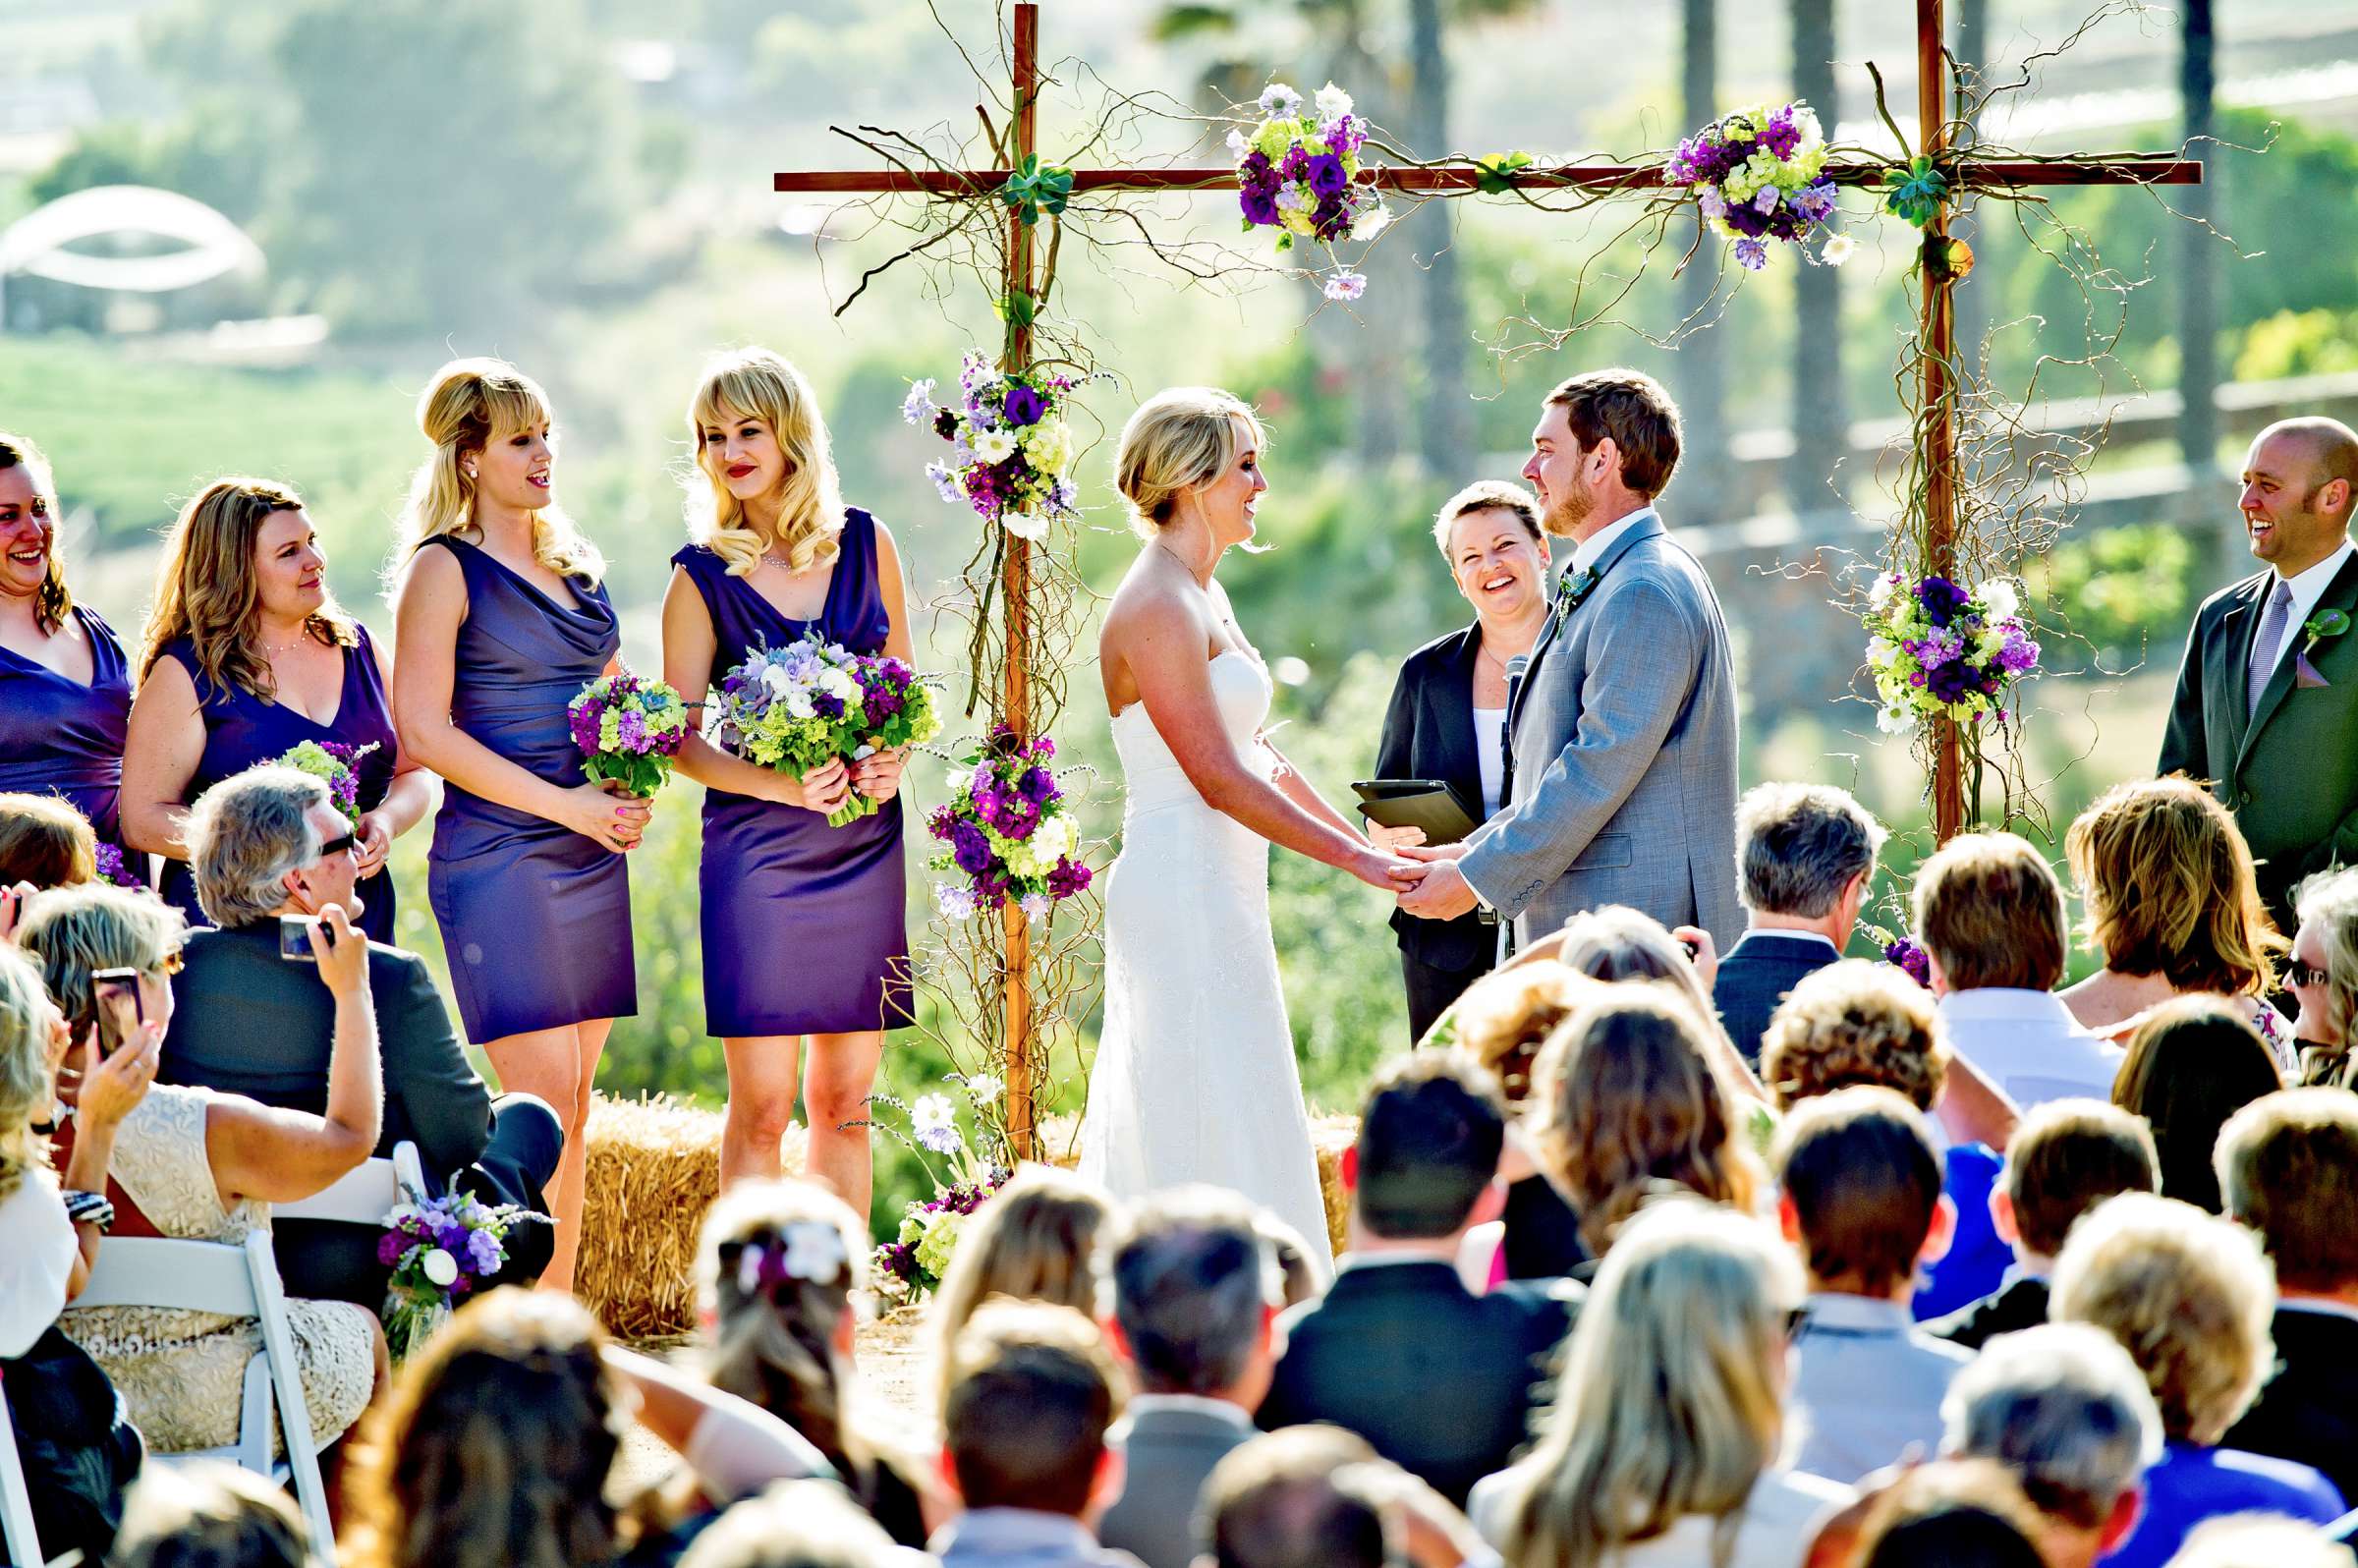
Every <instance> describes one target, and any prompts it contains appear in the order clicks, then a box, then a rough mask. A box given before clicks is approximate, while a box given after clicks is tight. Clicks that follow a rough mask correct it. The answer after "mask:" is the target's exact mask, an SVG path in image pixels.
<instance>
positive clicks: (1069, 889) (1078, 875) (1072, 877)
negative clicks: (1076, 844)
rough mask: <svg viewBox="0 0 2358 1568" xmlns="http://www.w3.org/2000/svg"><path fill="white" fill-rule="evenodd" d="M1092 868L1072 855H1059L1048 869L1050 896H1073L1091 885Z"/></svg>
mask: <svg viewBox="0 0 2358 1568" xmlns="http://www.w3.org/2000/svg"><path fill="white" fill-rule="evenodd" d="M1089 877H1090V870H1089V868H1088V867H1086V866H1083V865H1082V864H1080V863H1079V862H1078V861H1075V860H1073V859H1072V858H1071V857H1070V856H1058V857H1057V860H1056V864H1055V866H1054V867H1053V868H1051V869H1050V870H1049V871H1048V897H1050V898H1071V897H1072V896H1073V895H1074V894H1075V893H1078V892H1080V891H1081V890H1082V889H1083V888H1085V887H1087V886H1089Z"/></svg>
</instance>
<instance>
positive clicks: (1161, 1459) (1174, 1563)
mask: <svg viewBox="0 0 2358 1568" xmlns="http://www.w3.org/2000/svg"><path fill="white" fill-rule="evenodd" d="M1106 1274H1107V1277H1108V1281H1109V1283H1110V1284H1111V1285H1112V1287H1113V1330H1114V1332H1113V1344H1114V1349H1115V1351H1116V1352H1117V1353H1118V1354H1119V1355H1120V1356H1121V1358H1122V1360H1123V1361H1125V1362H1127V1363H1128V1364H1129V1368H1130V1374H1131V1387H1132V1389H1133V1390H1134V1391H1133V1393H1132V1394H1131V1397H1130V1408H1129V1411H1128V1413H1127V1414H1125V1415H1124V1416H1123V1418H1122V1424H1121V1425H1120V1426H1118V1427H1116V1428H1114V1429H1113V1435H1112V1437H1111V1438H1110V1439H1109V1441H1110V1443H1111V1446H1112V1447H1113V1448H1114V1449H1115V1450H1116V1451H1117V1452H1119V1453H1120V1454H1121V1456H1122V1475H1123V1480H1122V1494H1121V1496H1120V1498H1119V1499H1118V1500H1117V1501H1116V1502H1115V1503H1114V1505H1113V1506H1112V1507H1111V1508H1109V1509H1107V1510H1106V1511H1105V1517H1104V1519H1103V1521H1102V1522H1101V1523H1100V1524H1099V1525H1098V1527H1097V1539H1098V1540H1102V1541H1103V1542H1104V1543H1105V1544H1106V1545H1108V1546H1114V1547H1118V1548H1120V1549H1121V1550H1123V1551H1127V1552H1129V1553H1131V1554H1132V1555H1133V1556H1135V1557H1137V1558H1138V1559H1139V1560H1140V1561H1142V1562H1144V1563H1145V1564H1146V1565H1147V1568H1189V1565H1190V1564H1192V1563H1193V1562H1194V1561H1195V1559H1196V1531H1195V1516H1196V1499H1197V1497H1198V1495H1199V1494H1201V1493H1202V1491H1203V1490H1204V1481H1205V1478H1206V1477H1207V1476H1209V1475H1210V1474H1211V1467H1212V1466H1214V1465H1216V1464H1218V1463H1219V1462H1220V1460H1221V1458H1222V1457H1223V1456H1224V1455H1226V1454H1227V1452H1228V1451H1229V1450H1230V1449H1232V1448H1235V1447H1237V1446H1238V1445H1239V1444H1241V1443H1243V1442H1245V1441H1246V1440H1247V1439H1249V1438H1250V1437H1252V1435H1253V1412H1254V1411H1256V1410H1258V1409H1259V1408H1260V1407H1261V1401H1262V1398H1263V1395H1265V1394H1266V1393H1267V1392H1268V1391H1269V1377H1270V1374H1271V1373H1272V1372H1273V1371H1274V1370H1275V1368H1276V1351H1275V1348H1274V1345H1273V1342H1272V1340H1271V1335H1270V1330H1271V1328H1272V1326H1273V1325H1274V1324H1275V1322H1276V1318H1277V1313H1276V1309H1275V1308H1274V1307H1272V1306H1271V1305H1270V1294H1271V1290H1272V1288H1273V1287H1274V1286H1275V1284H1276V1281H1275V1279H1274V1278H1273V1277H1272V1274H1273V1270H1272V1268H1271V1259H1270V1257H1269V1254H1268V1249H1267V1248H1266V1247H1265V1246H1263V1243H1262V1240H1261V1237H1260V1236H1259V1235H1257V1234H1256V1233H1255V1231H1254V1229H1253V1209H1252V1206H1251V1205H1250V1204H1246V1203H1245V1202H1244V1201H1243V1200H1241V1199H1239V1198H1237V1197H1235V1196H1234V1195H1233V1194H1230V1193H1226V1192H1223V1191H1221V1190H1219V1189H1217V1188H1211V1187H1196V1188H1182V1189H1179V1190H1177V1191H1174V1192H1168V1193H1163V1194H1159V1195H1157V1196H1155V1197H1152V1198H1149V1199H1148V1200H1146V1201H1145V1202H1144V1203H1143V1204H1139V1205H1138V1206H1137V1207H1135V1208H1134V1209H1132V1211H1131V1213H1130V1215H1129V1218H1128V1220H1127V1221H1126V1222H1125V1223H1124V1224H1123V1226H1122V1228H1121V1231H1120V1233H1119V1234H1118V1235H1117V1236H1116V1237H1115V1238H1114V1240H1113V1242H1112V1244H1111V1248H1110V1251H1109V1255H1108V1260H1107V1266H1106Z"/></svg>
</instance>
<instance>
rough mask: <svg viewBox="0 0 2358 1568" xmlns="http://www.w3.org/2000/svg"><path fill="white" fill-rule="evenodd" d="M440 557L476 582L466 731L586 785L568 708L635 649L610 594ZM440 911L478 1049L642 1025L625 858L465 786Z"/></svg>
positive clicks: (438, 844) (439, 862)
mask: <svg viewBox="0 0 2358 1568" xmlns="http://www.w3.org/2000/svg"><path fill="white" fill-rule="evenodd" d="M428 546H439V547H441V548H443V549H447V550H448V551H450V553H451V554H452V555H454V556H456V557H458V561H459V569H460V570H461V571H462V572H464V573H465V574H466V578H467V619H466V621H465V622H464V623H462V624H461V625H460V627H459V636H458V644H457V647H456V648H455V650H454V653H455V657H454V661H453V663H454V669H453V679H452V682H451V693H450V720H451V722H452V723H453V724H454V725H456V726H457V727H458V728H459V729H460V730H461V731H462V732H463V733H465V734H466V735H468V736H470V737H472V738H473V739H475V740H477V741H479V742H481V743H482V744H483V745H484V746H487V747H489V748H490V749H491V750H492V751H494V752H496V753H498V754H499V755H500V756H504V757H506V758H507V759H508V760H509V761H511V762H514V763H515V764H516V765H517V766H519V767H521V768H523V769H524V770H525V771H527V772H529V773H533V774H534V775H536V776H538V777H540V778H544V779H546V780H548V781H549V782H550V783H552V784H557V785H561V786H563V787H565V788H568V789H570V788H572V787H574V786H575V785H578V784H581V783H583V782H584V781H585V775H584V774H583V772H582V754H581V753H580V752H579V751H577V750H576V749H575V747H574V744H573V732H572V730H571V729H570V728H568V726H567V724H566V721H565V704H566V703H568V702H570V701H572V700H574V698H575V697H577V696H578V695H580V693H581V690H582V688H583V687H585V686H587V685H588V684H589V682H591V681H593V680H595V679H597V677H598V676H599V675H601V674H603V673H604V671H605V667H606V661H607V660H608V659H610V658H612V657H613V656H614V650H615V649H616V648H617V647H619V646H620V645H621V643H622V637H621V633H620V631H619V629H618V628H617V626H616V623H615V619H614V607H613V606H612V605H611V604H609V603H608V602H607V601H606V590H605V589H604V588H599V587H595V586H593V585H591V584H589V583H586V582H583V581H582V580H580V579H578V578H577V579H575V580H574V581H573V583H572V585H571V586H572V588H573V593H574V597H575V599H576V600H577V601H578V603H576V604H575V605H572V606H567V605H564V604H560V603H558V602H557V601H556V600H555V599H552V598H550V597H549V596H548V595H547V594H546V593H544V592H542V591H541V590H540V589H539V588H537V587H535V586H534V585H533V584H532V583H531V582H528V581H527V580H526V579H524V578H522V577H519V576H518V575H517V574H516V573H515V572H513V571H511V570H510V569H509V568H507V567H506V566H503V565H502V564H500V562H498V561H497V560H494V559H493V558H492V557H491V556H489V555H487V554H485V553H484V552H483V551H482V550H481V549H479V548H477V546H475V545H473V544H470V543H468V542H467V541H466V540H465V539H458V538H452V537H450V536H449V535H447V534H444V535H442V536H440V537H436V538H431V539H427V540H426V541H425V544H423V545H421V546H419V547H420V548H421V549H423V548H426V547H428ZM425 888H426V897H427V898H428V900H430V901H431V903H432V904H433V907H434V920H435V922H436V923H437V924H440V926H441V927H442V946H443V949H444V953H445V956H446V957H447V958H448V960H449V965H450V984H451V989H452V990H453V991H455V992H456V993H457V994H458V999H459V1017H460V1019H461V1021H462V1022H464V1023H465V1024H466V1026H467V1037H468V1038H469V1039H471V1040H474V1041H475V1042H476V1043H477V1044H478V1045H479V1044H482V1043H483V1042H485V1041H487V1040H494V1039H500V1038H504V1037H505V1036H510V1035H522V1034H526V1033H528V1032H530V1031H533V1030H537V1029H556V1028H559V1027H561V1026H563V1025H567V1024H580V1023H585V1022H588V1021H589V1020H591V1019H599V1018H629V1017H631V1016H632V1015H634V1014H636V1013H637V1012H638V1011H639V980H638V971H637V968H636V966H635V964H634V963H633V958H632V948H631V880H630V870H629V868H628V867H627V865H626V864H625V860H624V857H623V856H621V855H618V854H616V853H615V852H614V851H612V850H610V849H607V848H606V847H605V846H604V845H603V844H600V843H599V842H598V841H597V840H595V839H593V838H590V837H589V836H587V835H586V834H582V833H577V832H575V831H574V830H573V829H572V828H570V827H565V826H562V825H560V824H558V823H555V822H552V821H549V820H548V819H547V818H545V817H540V816H534V815H533V814H532V813H531V812H520V811H517V810H515V809H514V808H513V807H507V806H501V805H498V804H497V803H495V802H492V801H487V800H484V799H483V798H482V797H481V796H479V795H475V794H472V793H470V792H469V791H467V790H464V789H462V788H460V787H459V785H458V783H457V782H456V781H455V780H453V781H451V782H450V783H449V784H448V785H447V786H446V787H445V788H444V790H443V792H442V810H441V811H440V812H438V813H436V814H435V817H434V847H433V849H432V851H431V853H430V854H429V855H428V856H427V858H426V882H425Z"/></svg>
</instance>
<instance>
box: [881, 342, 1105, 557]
mask: <svg viewBox="0 0 2358 1568" xmlns="http://www.w3.org/2000/svg"><path fill="white" fill-rule="evenodd" d="M1074 384H1075V383H1074V382H1073V380H1072V378H1071V377H1069V376H1062V375H1050V374H1047V373H1044V372H1042V371H1041V370H1039V369H1037V368H1035V369H1031V370H1022V371H1017V372H1015V373H1014V374H1008V373H1006V372H1004V371H1001V370H999V369H998V368H997V367H995V366H994V365H992V364H991V363H990V361H989V360H987V359H985V358H984V357H983V355H981V354H980V353H969V354H968V355H967V357H966V361H965V364H963V365H962V366H961V368H960V369H959V372H958V390H959V401H958V405H957V406H956V407H954V408H953V407H950V406H948V405H945V404H936V403H935V402H934V401H933V382H932V381H931V380H929V379H928V380H924V381H920V382H918V383H917V384H916V385H915V386H912V387H911V388H910V389H909V396H908V398H907V399H906V400H905V401H904V402H903V403H902V404H901V418H903V419H904V420H908V421H909V422H910V423H911V424H923V425H929V426H930V427H931V428H932V431H933V433H934V434H935V435H938V436H940V437H941V438H942V439H943V440H945V441H947V442H950V443H951V452H950V461H949V462H947V463H928V464H926V477H927V478H929V479H931V480H932V481H933V487H934V488H935V489H936V490H938V491H940V492H941V498H942V499H943V500H944V501H951V502H956V501H964V502H966V503H967V504H968V505H969V506H972V507H973V508H974V509H975V510H976V511H977V512H978V513H980V514H981V515H982V516H983V519H984V520H985V521H987V522H991V523H997V524H999V525H1000V526H1001V527H1003V528H1005V529H1006V530H1007V532H1010V533H1012V534H1014V535H1015V536H1016V537H1018V538H1023V539H1040V538H1045V537H1046V536H1047V532H1048V524H1049V523H1050V522H1052V521H1054V520H1055V519H1057V518H1074V519H1078V518H1079V517H1080V515H1081V512H1080V508H1079V507H1078V506H1076V505H1075V504H1074V503H1075V501H1076V500H1077V498H1078V496H1079V492H1078V491H1077V490H1076V489H1075V488H1074V486H1073V481H1072V478H1071V477H1070V473H1071V469H1072V466H1073V459H1074V458H1075V457H1076V456H1077V455H1078V450H1077V444H1076V443H1075V442H1074V440H1073V427H1072V426H1071V425H1070V424H1068V423H1067V422H1066V421H1065V418H1064V400H1065V396H1066V394H1068V393H1069V392H1071V391H1072V389H1073V386H1074Z"/></svg>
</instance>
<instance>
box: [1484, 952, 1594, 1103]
mask: <svg viewBox="0 0 2358 1568" xmlns="http://www.w3.org/2000/svg"><path fill="white" fill-rule="evenodd" d="M1599 985H1600V982H1599V981H1597V980H1591V979H1590V978H1589V977H1588V976H1586V975H1583V974H1581V973H1580V972H1579V971H1577V970H1575V969H1573V968H1571V967H1570V966H1569V965H1565V964H1559V963H1557V962H1555V961H1554V960H1552V959H1538V960H1535V961H1534V962H1532V963H1529V964H1518V965H1516V966H1515V967H1514V968H1512V969H1501V970H1493V971H1491V972H1490V973H1489V974H1488V975H1485V976H1483V977H1482V978H1481V979H1480V980H1476V981H1475V982H1474V983H1473V984H1472V985H1470V986H1468V987H1467V988H1466V993H1465V995H1463V996H1461V997H1459V998H1458V1002H1457V1006H1456V1007H1455V1008H1454V1009H1453V1010H1452V1015H1451V1016H1452V1017H1453V1018H1454V1019H1455V1021H1456V1032H1455V1034H1454V1035H1453V1036H1451V1038H1450V1043H1451V1044H1452V1045H1453V1046H1454V1047H1455V1048H1456V1049H1458V1050H1459V1051H1462V1052H1464V1053H1465V1055H1466V1056H1467V1057H1469V1058H1471V1059H1472V1060H1473V1061H1476V1062H1478V1063H1480V1064H1481V1065H1482V1066H1484V1067H1487V1068H1488V1069H1489V1070H1490V1071H1491V1072H1492V1073H1494V1074H1496V1075H1497V1077H1498V1084H1499V1087H1500V1088H1501V1089H1503V1090H1504V1091H1505V1092H1506V1098H1507V1102H1508V1103H1509V1104H1515V1105H1520V1104H1522V1103H1523V1102H1524V1101H1526V1100H1528V1099H1529V1098H1530V1097H1531V1092H1532V1086H1533V1078H1532V1069H1533V1066H1534V1064H1535V1063H1536V1062H1537V1061H1538V1060H1539V1054H1540V1046H1541V1045H1543V1044H1544V1043H1545V1041H1546V1039H1547V1036H1548V1035H1549V1034H1550V1033H1552V1032H1553V1031H1554V1029H1555V1026H1556V1025H1558V1024H1560V1023H1562V1022H1563V1021H1564V1020H1565V1019H1566V1018H1568V1017H1570V1016H1571V1014H1572V1010H1573V1009H1574V1008H1575V1007H1578V1006H1579V1005H1580V1004H1581V1003H1582V1002H1584V1001H1589V1000H1592V999H1593V998H1595V996H1596V995H1597V994H1598V988H1599Z"/></svg>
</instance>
